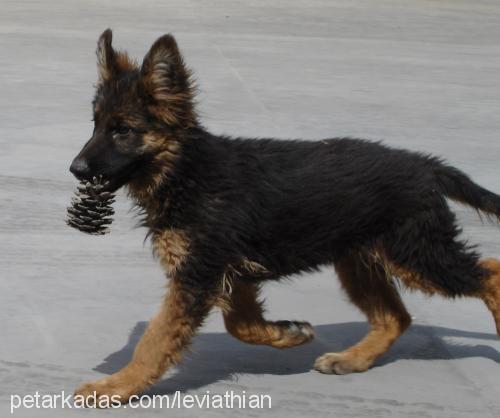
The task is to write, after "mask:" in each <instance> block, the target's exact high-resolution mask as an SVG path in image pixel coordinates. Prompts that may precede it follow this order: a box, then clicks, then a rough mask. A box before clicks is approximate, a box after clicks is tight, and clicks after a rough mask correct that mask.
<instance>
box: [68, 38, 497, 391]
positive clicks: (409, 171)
mask: <svg viewBox="0 0 500 418" xmlns="http://www.w3.org/2000/svg"><path fill="white" fill-rule="evenodd" d="M97 57H98V70H99V82H98V85H97V92H96V95H95V100H94V120H95V128H94V132H93V135H92V138H91V139H90V140H89V142H88V143H87V144H86V145H85V146H84V148H83V150H82V151H81V152H80V154H79V155H78V156H77V157H76V158H75V160H74V161H73V163H72V165H71V171H72V172H73V174H74V175H75V176H76V177H78V178H79V179H85V178H91V177H93V176H96V175H102V176H103V177H104V178H105V179H108V180H109V181H110V182H111V188H112V189H113V190H116V189H118V188H119V187H121V186H127V188H128V191H129V193H130V195H131V197H132V198H133V199H134V200H135V201H136V202H137V204H138V205H139V206H140V207H142V208H143V209H144V214H145V216H144V223H145V226H146V227H147V228H148V229H149V233H150V235H151V238H152V245H153V249H154V252H155V254H156V256H157V257H158V259H159V260H160V262H161V264H162V266H163V267H164V268H165V270H166V273H167V275H168V277H169V281H170V282H169V283H170V284H169V291H168V294H167V296H166V297H165V300H164V302H163V304H162V306H161V308H160V311H159V312H158V314H157V315H156V316H155V317H154V318H153V319H152V320H151V322H150V323H149V326H148V328H147V330H146V332H145V334H144V335H143V337H142V339H141V340H140V342H139V343H138V345H137V347H136V349H135V353H134V356H133V359H132V360H131V362H130V363H129V364H128V365H127V366H126V367H125V368H123V369H122V370H120V371H119V372H118V373H116V374H114V375H112V376H110V377H107V378H105V379H103V380H99V381H96V382H91V383H87V384H85V385H83V386H82V387H80V388H79V389H78V390H77V392H76V393H77V394H79V395H84V396H86V395H90V394H92V393H93V392H94V391H95V392H97V394H98V396H101V397H106V396H109V397H111V396H119V397H120V399H121V400H122V401H126V400H128V399H129V398H130V396H131V395H132V394H137V393H140V392H142V391H144V390H145V389H146V388H147V387H148V386H150V385H151V384H153V383H154V382H155V381H156V380H157V379H159V378H160V377H161V376H162V374H163V373H164V372H165V371H166V370H167V369H168V368H169V367H171V366H172V365H174V364H176V363H177V362H178V361H179V360H180V358H181V353H182V351H183V350H184V349H185V348H186V347H187V346H188V345H189V343H190V340H191V338H192V337H193V335H194V334H195V332H196V330H197V328H199V327H200V325H201V324H202V322H203V320H204V318H205V317H206V316H207V314H208V313H209V311H210V310H211V309H212V308H213V307H214V306H220V307H222V311H223V316H224V321H225V324H226V327H227V330H228V331H229V332H230V333H231V334H232V335H233V336H235V337H236V338H239V339H240V340H242V341H245V342H248V343H252V344H266V345H270V346H273V347H276V348H286V347H293V346H296V345H299V344H303V343H305V342H308V341H310V340H311V339H312V338H313V329H312V328H311V326H310V325H309V324H308V323H307V322H295V321H278V322H271V321H267V320H266V319H265V318H264V317H263V314H262V304H261V302H260V301H259V287H260V285H261V283H262V282H263V281H265V280H277V279H279V278H281V277H284V276H288V275H291V274H295V273H299V272H308V271H312V270H314V269H316V268H318V267H319V266H322V265H325V264H333V265H334V266H335V269H336V271H337V275H338V276H339V278H340V280H341V282H342V285H343V287H344V289H345V290H346V292H347V294H348V295H349V297H350V299H351V301H352V302H353V303H354V304H356V305H357V306H358V307H359V308H360V309H361V310H362V311H363V312H364V313H365V314H366V316H367V317H368V320H369V322H370V324H371V330H370V332H369V333H368V335H367V336H366V337H365V338H364V339H363V340H362V341H360V342H359V343H357V344H356V345H354V346H353V347H350V348H349V349H347V350H346V351H343V352H340V353H326V354H324V355H323V356H321V357H319V358H318V359H317V360H316V363H315V365H314V367H315V368H316V369H317V370H319V371H321V372H324V373H337V374H343V373H350V372H361V371H364V370H367V369H368V368H369V367H370V366H371V365H372V364H373V362H374V361H375V359H376V358H377V357H379V356H380V355H381V354H383V353H384V352H386V351H387V350H388V348H389V347H390V346H391V344H392V343H393V342H394V341H395V340H396V338H398V336H399V335H400V334H401V333H402V332H403V331H404V330H405V329H406V328H407V327H408V326H409V325H410V316H409V314H408V312H407V311H406V309H405V307H404V305H403V303H402V301H401V299H400V297H399V295H398V292H397V290H396V287H395V286H394V281H395V280H399V282H400V283H402V284H403V285H405V286H407V287H409V288H412V289H419V290H421V291H423V292H425V293H427V294H440V295H442V296H445V297H451V298H453V297H458V296H470V297H477V298H480V299H482V300H483V301H484V302H485V303H486V305H487V307H488V308H489V309H490V310H491V312H492V313H493V316H494V319H495V321H496V327H497V332H500V262H499V261H497V260H495V259H486V260H480V259H479V256H478V254H476V253H475V252H474V251H473V250H472V249H471V248H470V247H468V246H467V244H466V243H464V242H462V241H460V240H458V238H457V236H458V234H459V232H460V230H459V228H458V227H457V224H456V220H455V216H454V214H453V213H452V212H451V211H450V209H449V207H448V205H447V202H446V198H450V199H453V200H455V201H458V202H461V203H465V204H467V205H470V206H472V207H473V208H475V209H476V210H478V211H482V212H483V213H486V214H488V215H491V216H493V217H495V218H497V217H498V216H499V215H500V197H499V196H497V195H495V194H493V193H492V192H490V191H488V190H485V189H484V188H482V187H480V186H478V185H477V184H475V183H473V182H472V181H471V180H470V179H469V178H468V177H467V176H466V175H465V174H463V173H462V172H461V171H459V170H457V169H455V168H453V167H451V166H449V165H446V164H445V163H444V162H442V161H441V160H439V159H437V158H434V157H431V156H427V155H423V154H419V153H414V152H408V151H403V150H399V149H392V148H388V147H386V146H383V145H381V144H379V143H373V142H369V141H364V140H358V139H346V138H334V139H328V140H323V141H318V142H311V141H285V140H274V139H240V138H237V139H232V138H227V137H222V136H215V135H212V134H210V133H208V132H207V131H206V130H204V129H203V127H202V126H201V125H200V123H199V121H198V119H197V116H196V112H195V109H194V107H193V106H194V97H193V96H194V88H193V84H192V81H191V80H190V72H189V70H188V69H187V68H186V67H185V65H184V62H183V59H182V56H181V54H180V53H179V50H178V48H177V45H176V42H175V40H174V38H173V37H172V36H171V35H165V36H162V37H161V38H159V39H158V40H157V41H156V42H155V43H154V45H153V46H152V47H151V50H150V51H149V53H148V54H147V55H146V57H145V58H144V62H143V63H142V65H140V66H139V65H137V64H136V63H134V62H133V61H131V60H130V59H129V58H128V57H127V55H126V54H125V53H123V52H118V51H115V50H114V49H113V48H112V46H111V31H110V30H107V31H105V32H104V33H103V34H102V35H101V37H100V39H99V42H98V49H97Z"/></svg>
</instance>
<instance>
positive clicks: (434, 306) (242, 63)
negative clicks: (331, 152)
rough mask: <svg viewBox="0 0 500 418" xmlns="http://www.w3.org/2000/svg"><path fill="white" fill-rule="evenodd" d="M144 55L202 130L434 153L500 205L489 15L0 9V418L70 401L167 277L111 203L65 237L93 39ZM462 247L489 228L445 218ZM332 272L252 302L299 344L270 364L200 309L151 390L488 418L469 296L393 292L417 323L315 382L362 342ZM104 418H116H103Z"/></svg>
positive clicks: (489, 325) (342, 5) (61, 6)
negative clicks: (458, 228)
mask: <svg viewBox="0 0 500 418" xmlns="http://www.w3.org/2000/svg"><path fill="white" fill-rule="evenodd" d="M107 27H111V28H113V29H114V34H115V45H118V46H121V47H123V48H126V49H128V50H129V51H130V52H131V53H132V55H134V56H136V57H138V58H142V56H143V54H144V53H145V52H146V50H147V48H148V47H149V45H150V44H151V43H152V42H153V41H154V39H155V38H156V37H158V36H159V35H161V34H163V33H165V32H173V33H174V34H175V35H176V36H177V38H178V42H179V45H180V47H181V48H182V50H183V51H184V53H185V56H186V60H187V62H188V63H189V64H190V65H191V66H192V67H193V69H194V70H195V72H196V75H197V78H198V82H199V84H200V96H199V102H200V109H201V115H202V117H203V120H204V123H205V125H206V126H207V127H208V128H209V129H211V130H212V131H213V132H215V133H226V134H234V135H248V136H279V137H307V138H310V139H320V138H324V137H331V136H341V135H350V136H359V137H364V138H371V139H383V140H384V141H385V142H386V143H388V144H391V145H395V146H399V147H406V148H411V149H417V150H422V151H428V152H432V153H435V154H438V155H442V156H445V157H446V158H447V159H448V160H449V161H450V162H452V163H453V164H456V165H457V166H459V167H461V168H462V169H464V170H465V171H467V172H468V173H469V174H470V175H471V176H472V177H473V178H474V179H475V180H477V181H478V182H479V183H481V184H482V185H484V186H485V187H488V188H490V189H492V190H496V191H497V192H500V176H499V170H500V169H499V166H498V161H499V160H500V140H499V139H500V138H499V134H500V117H499V115H500V44H499V39H500V2H498V1H497V0H475V1H469V0H453V1H452V0H439V1H430V0H429V1H426V0H379V1H372V2H370V1H363V0H307V1H306V0H302V1H299V0H295V1H288V0H287V1H285V0H273V1H265V0H258V1H254V0H252V1H246V2H238V1H234V0H231V1H230V0H225V1H214V2H205V1H201V0H187V1H186V0H162V1H142V2H141V1H128V0H121V1H118V0H114V1H105V2H104V1H97V0H94V1H85V2H83V1H68V0H54V1H50V2H42V1H38V2H37V1H17V0H2V1H1V13H0V147H1V151H0V324H1V325H0V327H1V328H0V329H1V331H0V332H1V337H0V341H1V343H0V415H1V416H7V415H8V414H9V409H10V395H14V394H18V395H25V394H33V393H35V392H36V391H39V392H40V393H41V394H56V393H60V392H61V391H62V390H64V391H66V392H67V393H71V392H72V391H73V389H74V388H75V387H76V386H77V385H79V384H80V383H82V382H83V381H86V380H88V379H94V378H99V377H102V376H105V375H107V374H109V373H111V372H113V371H115V370H117V369H118V368H119V367H121V366H123V365H124V363H125V362H126V361H127V359H128V358H129V356H130V353H131V350H132V348H133V346H134V344H135V342H136V341H137V338H138V337H139V335H140V334H141V332H142V331H143V329H144V325H145V321H147V320H148V318H150V317H151V316H152V314H153V313H154V311H155V310H156V307H157V306H158V305H159V302H160V299H161V297H162V294H163V292H164V288H165V279H164V278H163V274H162V272H161V270H160V269H159V267H158V266H156V264H155V262H154V261H153V260H152V257H151V255H150V250H149V248H148V245H145V246H143V237H144V234H145V231H144V230H142V229H134V228H133V226H134V223H135V220H134V218H133V215H132V214H130V213H128V207H129V205H130V203H129V202H128V201H127V199H126V197H125V196H124V195H120V196H119V198H118V202H117V205H116V206H117V210H118V216H117V218H116V221H115V223H114V224H113V225H112V233H111V234H110V235H108V236H106V237H103V238H97V237H88V236H85V235H83V234H81V233H78V232H77V231H74V230H72V229H70V228H68V227H67V226H66V225H65V223H64V218H65V208H66V206H67V204H68V203H69V201H70V197H71V194H72V191H73V190H74V188H75V181H74V180H73V178H72V177H71V176H70V174H69V172H68V166H69V163H70V161H71V159H72V157H73V156H74V155H75V154H76V153H77V151H78V150H79V149H80V147H81V146H82V145H83V143H84V142H85V141H86V139H87V138H88V137H89V136H90V134H91V130H92V124H91V122H90V119H91V111H90V100H91V98H92V93H93V91H92V90H93V83H94V82H95V81H96V70H95V62H94V61H95V57H94V49H95V43H96V40H97V37H98V36H99V34H100V33H101V32H102V30H103V29H105V28H107ZM456 209H457V213H458V215H459V217H460V219H461V221H462V223H463V225H464V236H465V237H466V238H468V239H470V240H471V241H472V242H475V243H477V244H478V245H479V249H480V250H481V251H482V252H484V253H485V254H487V255H498V256H500V233H499V232H500V231H499V229H498V227H497V226H494V225H488V224H482V223H481V222H480V221H479V220H478V219H477V218H476V217H475V214H474V213H472V212H471V211H469V210H467V209H464V208H460V207H457V208H456ZM334 276H335V275H334V273H333V271H332V269H331V268H325V269H324V270H323V271H322V272H320V273H318V274H313V275H305V276H304V277H301V278H300V280H294V281H293V282H292V283H288V284H279V285H278V284H273V285H269V286H267V287H266V288H265V296H266V298H267V302H268V310H269V317H270V318H275V319H293V318H295V319H301V320H302V319H304V320H309V321H311V322H312V323H313V324H314V325H315V327H316V330H317V339H316V340H315V342H313V343H311V344H309V345H307V346H303V347H299V348H295V349H291V350H288V351H277V350H274V349H270V348H265V347H255V346H248V345H244V344H242V343H240V342H238V341H236V340H234V339H232V338H231V337H229V336H228V335H227V334H226V333H225V332H224V329H223V325H222V321H221V318H220V314H219V313H218V312H214V313H213V314H212V316H211V317H210V320H209V321H208V322H207V324H206V326H204V327H203V329H202V330H201V333H200V335H199V336H198V337H197V338H196V340H195V342H194V346H193V351H192V353H191V354H190V355H189V356H188V358H187V360H186V361H185V362H184V364H183V365H182V366H181V367H180V368H178V369H177V370H175V371H172V372H171V373H169V374H168V375H167V376H166V377H165V379H164V380H162V381H161V382H160V383H159V384H157V385H156V386H155V387H154V388H153V389H152V390H151V392H150V394H169V393H173V392H175V391H176V390H181V391H183V392H185V393H190V394H199V395H203V394H205V393H206V391H207V390H209V391H210V392H211V393H215V394H223V393H224V392H225V391H226V390H234V391H236V392H238V393H242V391H243V390H245V391H246V392H247V393H249V394H254V393H258V394H269V395H271V396H272V409H271V410H250V409H246V410H241V411H239V415H240V416H253V417H256V416H268V415H269V416H276V417H285V416H286V417H296V416H308V417H309V416H311V417H315V416H317V417H326V416H335V417H386V416H393V417H417V416H418V417H454V418H456V417H471V416H474V417H495V416H496V417H498V416H499V415H500V379H499V378H500V366H499V363H500V354H499V349H500V342H499V340H498V339H497V338H496V336H495V334H494V326H493V321H492V318H491V317H490V314H489V313H488V312H487V311H486V309H485V307H484V306H483V305H482V304H481V303H480V302H478V301H475V300H458V301H455V302H450V301H444V300H442V299H440V298H431V299H429V298H425V297H422V296H421V295H419V294H410V293H405V294H404V299H405V301H406V302H407V304H408V306H409V309H410V310H411V312H412V314H413V315H414V316H415V319H414V326H413V327H412V328H411V329H410V330H409V331H408V332H407V333H406V334H405V335H404V336H403V337H402V338H401V339H400V340H399V341H398V342H397V343H396V344H395V345H394V347H393V348H392V350H391V351H390V352H389V353H388V354H387V355H385V356H384V357H383V358H381V359H380V360H379V361H378V362H377V364H376V367H374V368H373V369H372V370H370V371H368V372H367V373H364V374H356V375H348V376H326V375H321V374H319V373H317V372H315V371H313V370H311V369H312V367H311V366H312V364H313V361H314V359H315V358H316V357H317V356H318V355H320V354H321V353H323V352H325V351H333V350H339V349H342V348H344V347H346V346H348V345H349V344H352V343H353V342H354V341H356V340H357V339H359V338H360V337H361V336H362V335H363V333H364V332H365V331H366V325H365V323H364V318H363V317H362V316H361V315H360V313H358V311H357V310H356V309H355V308H354V307H353V306H351V305H350V304H349V303H348V302H347V300H346V297H345V296H344V295H343V294H342V292H341V291H340V289H339V286H338V283H337V280H335V277H334ZM233 413H234V411H231V410H228V409H224V410H214V409H211V410H202V411H200V410H199V409H197V408H194V409H181V410H175V411H170V410H161V409H148V410H140V411H132V410H131V409H130V408H128V409H122V410H121V411H120V412H113V411H109V410H107V411H95V410H94V411H92V410H85V411H82V410H80V411H74V410H72V411H70V410H63V409H60V408H59V409H56V410H40V409H36V410H35V409H18V410H16V411H15V416H19V417H32V416H36V417H72V416H92V417H94V416H111V414H120V416H125V417H137V416H148V417H149V416H175V417H190V416H193V417H198V416H199V415H200V414H201V415H202V416H232V414H233ZM113 416H117V415H113Z"/></svg>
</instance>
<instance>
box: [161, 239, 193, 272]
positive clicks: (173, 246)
mask: <svg viewBox="0 0 500 418" xmlns="http://www.w3.org/2000/svg"><path fill="white" fill-rule="evenodd" d="M153 253H154V255H155V256H156V257H157V258H158V260H159V261H160V264H161V265H162V266H163V268H164V269H165V270H166V272H167V274H168V275H169V276H174V275H175V273H176V272H177V271H178V270H179V268H180V267H181V266H182V264H183V263H184V262H185V261H186V258H187V256H188V254H189V239H188V237H187V234H186V233H185V232H184V231H183V230H181V229H165V230H164V231H161V232H158V233H155V234H154V236H153Z"/></svg>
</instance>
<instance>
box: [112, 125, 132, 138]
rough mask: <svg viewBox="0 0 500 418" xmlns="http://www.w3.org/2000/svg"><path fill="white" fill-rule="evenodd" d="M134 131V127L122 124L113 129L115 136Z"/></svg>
mask: <svg viewBox="0 0 500 418" xmlns="http://www.w3.org/2000/svg"><path fill="white" fill-rule="evenodd" d="M131 131H132V128H131V127H130V126H127V125H120V126H118V127H117V128H116V129H115V130H114V131H113V136H115V135H119V136H125V135H128V134H129V133H130V132H131Z"/></svg>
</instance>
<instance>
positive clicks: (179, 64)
mask: <svg viewBox="0 0 500 418" xmlns="http://www.w3.org/2000/svg"><path fill="white" fill-rule="evenodd" d="M141 80H142V84H143V86H144V89H145V91H146V94H147V95H148V96H149V97H150V98H151V99H152V101H153V106H152V108H153V109H154V111H155V113H156V114H157V115H159V116H160V117H161V118H162V119H164V121H165V122H166V123H168V124H180V125H187V126H191V125H193V124H194V123H195V115H194V110H193V98H194V90H195V89H194V86H193V83H192V80H191V71H190V70H189V69H188V68H187V67H186V66H185V64H184V59H183V58H182V55H181V53H180V52H179V48H178V47H177V42H176V41H175V38H174V37H173V36H172V35H170V34H168V35H164V36H162V37H160V38H159V39H157V40H156V42H155V43H154V44H153V46H152V47H151V49H150V50H149V52H148V53H147V55H146V57H145V58H144V61H143V63H142V68H141Z"/></svg>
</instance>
